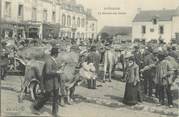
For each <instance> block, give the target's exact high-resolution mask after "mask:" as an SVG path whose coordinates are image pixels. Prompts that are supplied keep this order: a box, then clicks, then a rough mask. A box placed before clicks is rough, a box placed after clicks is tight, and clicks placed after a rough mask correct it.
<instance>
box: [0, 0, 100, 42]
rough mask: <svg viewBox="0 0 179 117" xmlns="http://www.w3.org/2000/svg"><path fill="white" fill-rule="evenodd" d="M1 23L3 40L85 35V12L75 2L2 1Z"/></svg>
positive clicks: (39, 0)
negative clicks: (6, 38) (9, 38)
mask: <svg viewBox="0 0 179 117" xmlns="http://www.w3.org/2000/svg"><path fill="white" fill-rule="evenodd" d="M1 19H2V22H1V26H2V30H3V31H2V32H3V36H4V37H7V36H9V37H14V36H17V35H18V36H19V35H20V37H28V38H49V37H56V38H58V37H70V38H82V39H85V38H86V34H87V22H88V20H87V12H86V11H85V9H84V7H83V6H82V5H80V4H77V3H76V1H75V0H68V1H67V0H1ZM96 26H97V24H95V27H96ZM95 33H97V32H96V30H95Z"/></svg>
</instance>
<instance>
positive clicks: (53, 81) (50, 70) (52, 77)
mask: <svg viewBox="0 0 179 117" xmlns="http://www.w3.org/2000/svg"><path fill="white" fill-rule="evenodd" d="M57 71H58V67H57V63H56V61H55V59H54V58H52V57H51V56H49V57H47V58H46V60H45V65H44V69H43V73H42V74H43V77H42V88H44V89H45V90H46V91H52V90H53V89H58V88H59V76H60V75H59V74H57Z"/></svg>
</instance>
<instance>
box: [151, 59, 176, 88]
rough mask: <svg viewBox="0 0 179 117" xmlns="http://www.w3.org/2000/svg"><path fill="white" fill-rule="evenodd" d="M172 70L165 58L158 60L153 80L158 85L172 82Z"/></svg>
mask: <svg viewBox="0 0 179 117" xmlns="http://www.w3.org/2000/svg"><path fill="white" fill-rule="evenodd" d="M173 72H174V71H173V67H172V65H171V63H170V62H169V61H168V60H167V59H164V60H163V61H160V62H159V63H157V65H156V74H155V79H154V82H155V83H156V84H159V85H167V84H172V83H173Z"/></svg>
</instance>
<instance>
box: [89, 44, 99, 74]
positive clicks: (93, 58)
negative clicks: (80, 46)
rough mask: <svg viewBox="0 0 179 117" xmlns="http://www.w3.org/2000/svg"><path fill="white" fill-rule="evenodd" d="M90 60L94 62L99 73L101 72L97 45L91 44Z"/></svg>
mask: <svg viewBox="0 0 179 117" xmlns="http://www.w3.org/2000/svg"><path fill="white" fill-rule="evenodd" d="M87 59H88V61H90V62H91V63H93V64H94V66H95V69H96V73H97V75H98V74H99V64H100V54H99V53H97V52H96V46H91V48H90V53H89V55H88V57H87Z"/></svg>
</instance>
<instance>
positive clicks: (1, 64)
mask: <svg viewBox="0 0 179 117" xmlns="http://www.w3.org/2000/svg"><path fill="white" fill-rule="evenodd" d="M1 45H2V47H1V48H0V76H1V79H2V80H4V78H5V77H6V75H7V69H8V63H9V62H8V50H7V47H6V45H7V43H6V42H5V41H3V42H2V43H1Z"/></svg>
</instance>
